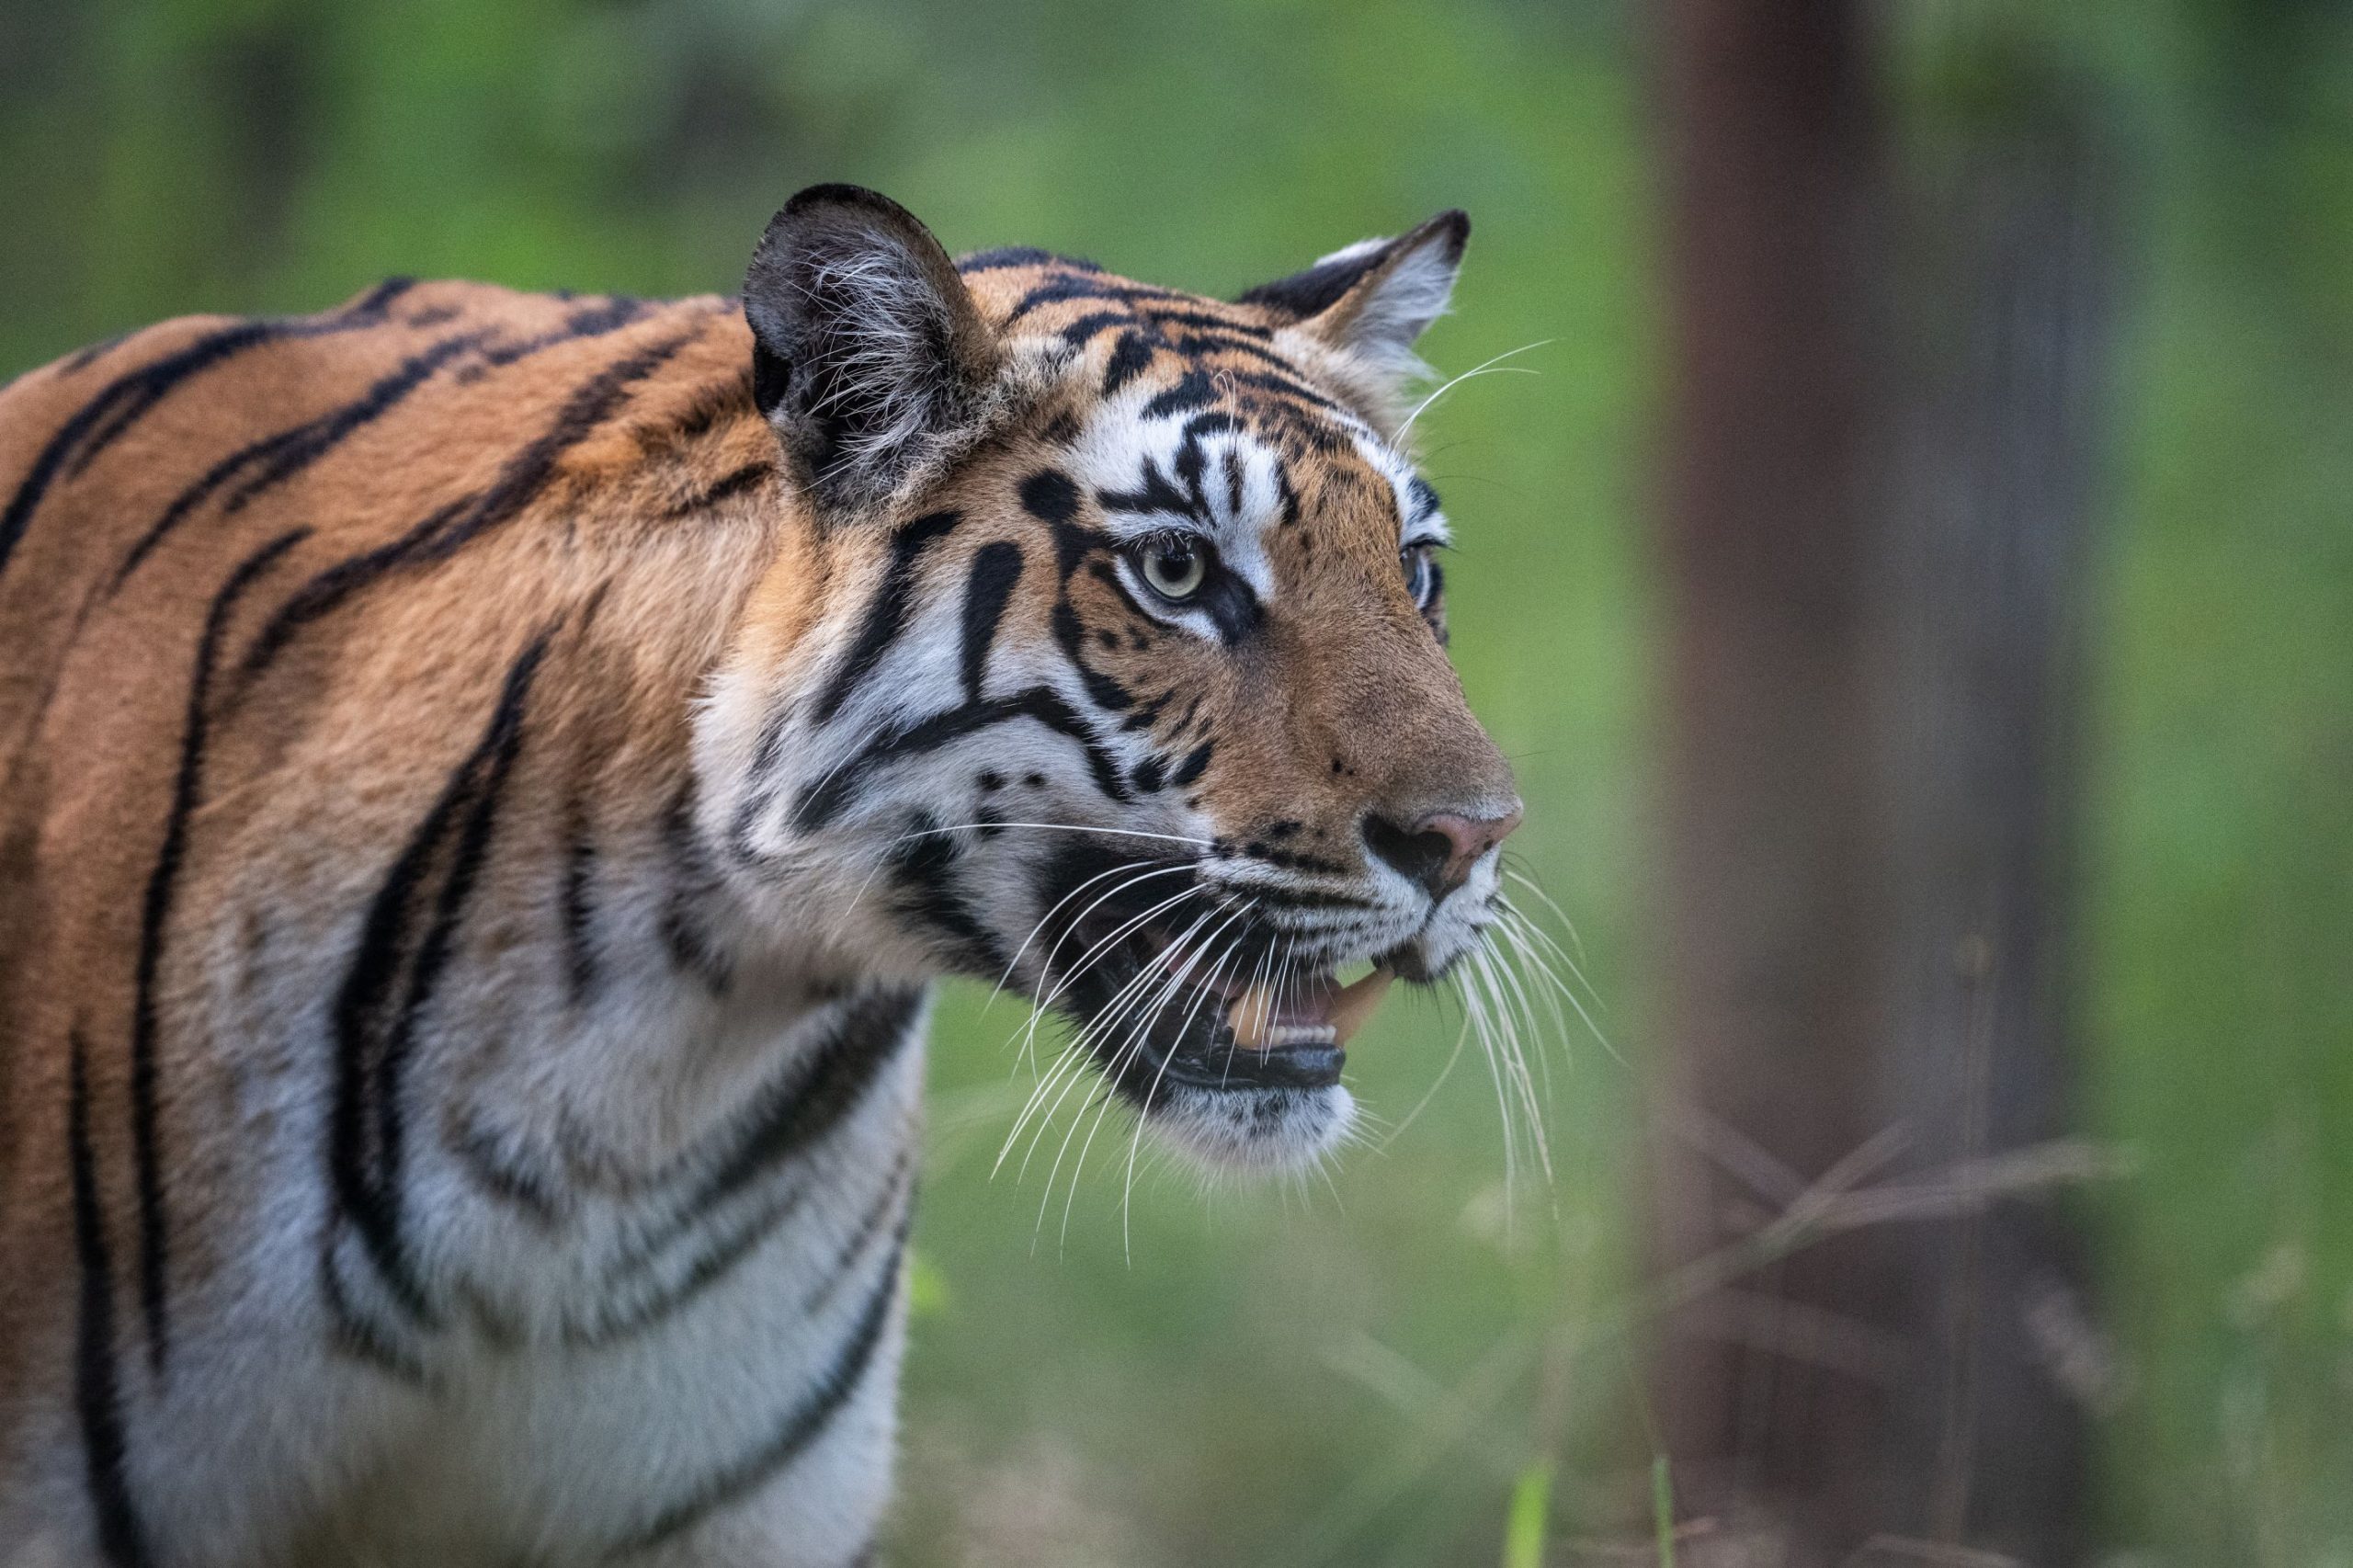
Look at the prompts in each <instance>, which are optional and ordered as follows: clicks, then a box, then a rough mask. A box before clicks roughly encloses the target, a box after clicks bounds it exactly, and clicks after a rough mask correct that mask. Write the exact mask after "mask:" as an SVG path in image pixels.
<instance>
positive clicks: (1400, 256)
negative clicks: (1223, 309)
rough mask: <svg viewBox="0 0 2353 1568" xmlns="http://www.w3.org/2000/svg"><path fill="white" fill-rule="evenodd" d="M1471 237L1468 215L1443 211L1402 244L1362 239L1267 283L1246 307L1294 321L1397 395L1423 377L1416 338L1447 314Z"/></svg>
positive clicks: (1404, 236) (1400, 238)
mask: <svg viewBox="0 0 2353 1568" xmlns="http://www.w3.org/2000/svg"><path fill="white" fill-rule="evenodd" d="M1470 237H1471V220H1470V218H1469V216H1468V215H1466V214H1465V213H1463V212H1461V210H1449V211H1445V212H1441V213H1439V214H1438V216H1437V217H1435V218H1432V219H1431V220H1430V221H1429V222H1427V223H1424V224H1422V225H1421V226H1420V227H1419V228H1417V229H1415V230H1413V231H1412V232H1410V233H1404V234H1400V235H1398V236H1397V237H1396V238H1395V239H1376V240H1358V242H1357V243H1356V244H1352V245H1350V246H1348V247H1347V249H1345V250H1336V251H1334V252H1333V253H1332V254H1331V255H1330V256H1325V257H1324V259H1323V260H1321V261H1319V262H1317V263H1316V264H1315V265H1314V266H1313V267H1309V268H1308V269H1307V270H1306V271H1304V272H1301V273H1294V274H1293V275H1292V276H1290V277H1289V278H1283V279H1281V280H1280V281H1279V282H1274V283H1261V284H1260V285H1258V287H1256V289H1253V290H1250V291H1249V292H1248V293H1246V294H1244V295H1243V296H1242V300H1241V302H1242V303H1244V304H1245V305H1265V306H1267V307H1269V308H1270V309H1273V310H1275V311H1278V312H1282V313H1284V314H1287V315H1290V316H1291V317H1293V318H1294V319H1295V320H1296V321H1297V323H1298V324H1299V325H1300V326H1301V327H1302V329H1304V330H1305V331H1307V332H1309V333H1312V334H1313V335H1315V336H1317V337H1320V338H1322V339H1323V340H1324V342H1325V343H1327V344H1329V345H1331V346H1332V347H1335V348H1336V349H1339V350H1340V351H1342V352H1343V353H1346V354H1349V355H1353V356H1354V357H1355V358H1357V359H1358V360H1359V361H1360V362H1362V363H1363V364H1364V365H1365V366H1366V367H1367V368H1368V369H1370V370H1372V371H1373V372H1374V374H1375V375H1377V376H1380V377H1381V378H1383V379H1385V380H1387V381H1390V382H1391V383H1392V389H1391V390H1392V391H1393V390H1395V388H1396V387H1397V386H1400V385H1402V384H1403V383H1404V381H1407V380H1408V379H1410V378H1411V377H1414V376H1416V375H1419V374H1421V373H1422V372H1423V369H1424V367H1423V365H1422V362H1421V361H1420V360H1419V359H1417V358H1415V357H1414V340H1415V338H1417V337H1419V336H1421V335H1422V333H1423V331H1424V330H1425V329H1427V327H1428V326H1429V324H1430V323H1432V322H1434V321H1436V320H1438V317H1440V316H1442V315H1444V314H1445V313H1446V302H1447V300H1448V299H1449V297H1450V296H1451V295H1452V294H1453V292H1454V275H1455V273H1456V272H1457V271H1458V270H1460V269H1461V265H1462V246H1463V244H1464V242H1466V241H1467V240H1469V239H1470Z"/></svg>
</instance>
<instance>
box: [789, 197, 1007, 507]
mask: <svg viewBox="0 0 2353 1568" xmlns="http://www.w3.org/2000/svg"><path fill="white" fill-rule="evenodd" d="M744 316H745V320H746V321H748V322H749V323H750V324H751V328H752V343H753V348H752V396H753V400H754V401H755V402H756V403H758V404H759V407H760V412H761V413H762V414H764V415H767V420H768V423H769V424H770V425H772V426H775V427H776V432H777V435H778V437H779V438H780V439H781V440H782V441H783V443H784V450H785V456H786V459H787V460H788V461H789V462H790V464H791V465H792V467H793V469H794V471H795V472H797V474H798V475H799V477H800V479H801V484H802V487H803V489H804V490H805V491H806V492H807V493H808V494H809V495H810V497H811V499H812V500H813V502H814V503H815V504H816V505H817V507H818V509H819V511H820V513H821V515H831V516H839V515H844V514H847V513H852V512H856V511H858V510H859V509H861V508H867V507H871V506H878V505H880V504H881V503H882V502H884V501H887V500H889V499H890V498H891V497H892V495H893V494H897V493H898V492H899V491H900V489H901V488H902V487H903V486H905V485H907V484H908V483H910V482H911V481H919V480H920V479H921V478H922V477H923V476H925V475H926V474H928V473H930V472H935V471H936V469H937V468H938V465H939V464H941V463H942V462H944V461H946V460H948V459H949V458H952V457H953V456H954V455H955V454H956V453H957V452H958V451H960V450H961V449H962V448H963V447H964V446H965V445H967V444H968V443H969V442H970V440H971V439H972V437H973V436H975V435H976V434H977V433H978V431H979V429H980V427H981V426H982V425H983V422H984V420H985V417H986V415H987V412H988V408H989V404H990V402H991V397H992V394H993V392H994V391H995V384H996V380H997V373H998V370H999V369H1000V363H1001V356H1000V352H999V349H998V347H997V342H996V338H995V335H994V334H993V333H991V332H990V330H989V328H988V325H987V324H986V323H984V322H983V321H982V319H981V313H980V311H979V310H978V309H977V308H976V307H975V306H974V305H973V303H972V295H971V294H970V293H968V292H966V291H965V289H964V284H963V281H962V279H961V278H958V277H957V275H956V267H955V264H954V263H953V262H951V261H950V260H949V258H948V253H947V251H945V250H944V249H942V248H941V247H940V244H939V242H938V240H937V239H935V238H933V237H932V233H931V231H930V230H929V229H926V228H925V227H924V226H923V224H922V223H921V222H918V221H917V220H916V218H915V214H913V213H912V212H909V211H908V210H906V209H905V208H904V207H902V206H900V205H899V204H898V203H897V202H895V201H892V199H890V198H888V197H886V196H881V195H877V194H876V193H875V192H873V191H870V190H866V189H862V188H860V187H858V186H854V185H815V186H811V187H809V188H808V189H806V190H804V191H801V193H800V194H799V195H797V196H795V197H794V198H793V199H791V200H790V201H788V202H786V203H785V204H784V210H782V211H780V212H779V213H778V214H777V215H776V216H775V217H774V218H771V219H770V220H768V226H767V233H764V234H762V235H761V236H760V243H759V246H758V248H757V249H756V250H755V251H754V252H753V253H752V266H751V270H750V272H749V274H748V275H747V276H746V277H745V280H744Z"/></svg>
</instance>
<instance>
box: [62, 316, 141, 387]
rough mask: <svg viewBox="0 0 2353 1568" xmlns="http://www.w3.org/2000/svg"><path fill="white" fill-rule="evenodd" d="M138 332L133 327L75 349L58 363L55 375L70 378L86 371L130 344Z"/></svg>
mask: <svg viewBox="0 0 2353 1568" xmlns="http://www.w3.org/2000/svg"><path fill="white" fill-rule="evenodd" d="M138 330H139V329H138V328H136V327H133V328H132V329H131V331H130V332H118V333H116V334H115V335H113V336H112V337H102V338H100V339H99V340H98V341H97V342H96V343H93V344H90V345H89V346H88V347H83V348H77V349H75V350H74V352H73V353H71V354H69V355H67V356H66V357H65V358H64V359H63V360H62V361H60V363H59V364H58V367H57V373H58V374H59V375H61V376H71V375H75V374H78V373H79V372H81V371H84V370H86V369H89V368H90V367H91V366H93V365H95V364H97V362H98V361H99V360H101V359H103V358H106V357H107V356H108V355H109V354H111V353H113V352H114V351H115V350H116V349H118V348H119V347H122V346H123V345H124V344H126V343H128V342H130V341H131V338H132V337H133V336H135V335H137V334H138Z"/></svg>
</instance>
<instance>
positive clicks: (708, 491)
mask: <svg viewBox="0 0 2353 1568" xmlns="http://www.w3.org/2000/svg"><path fill="white" fill-rule="evenodd" d="M775 475H776V464H774V463H773V462H769V461H767V460H762V461H759V462H748V463H745V465H744V466H743V467H741V468H739V469H736V470H735V471H734V472H732V473H728V474H725V475H722V477H720V478H718V479H715V480H713V481H712V482H711V483H710V484H709V485H708V486H706V487H705V488H704V489H702V490H699V491H698V492H696V493H695V494H693V495H690V496H688V498H687V499H686V500H684V501H681V502H679V503H677V504H676V506H672V507H671V508H670V510H669V513H668V515H669V516H670V517H688V516H690V515H692V514H693V513H696V512H705V511H709V510H710V508H711V507H713V506H718V505H719V504H720V503H721V502H722V501H727V500H732V499H733V498H734V497H735V496H738V495H741V494H744V492H745V491H747V490H754V489H757V488H758V487H759V486H760V485H763V484H765V483H767V482H768V481H769V480H770V479H772V478H774V477H775Z"/></svg>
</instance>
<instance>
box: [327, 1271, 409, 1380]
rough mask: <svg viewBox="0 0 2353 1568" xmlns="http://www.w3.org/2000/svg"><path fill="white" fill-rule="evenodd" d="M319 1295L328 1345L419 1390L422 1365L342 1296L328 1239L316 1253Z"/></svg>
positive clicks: (390, 1334)
mask: <svg viewBox="0 0 2353 1568" xmlns="http://www.w3.org/2000/svg"><path fill="white" fill-rule="evenodd" d="M319 1296H320V1299H321V1300H322V1301H325V1302H326V1308H327V1317H328V1319H329V1320H330V1323H331V1325H332V1326H331V1328H330V1331H329V1337H328V1342H329V1343H330V1344H331V1345H332V1346H334V1347H335V1349H336V1350H337V1351H339V1352H340V1353H342V1354H343V1355H346V1356H348V1357H350V1358H352V1359H353V1360H355V1361H364V1362H366V1363H367V1364H368V1365H369V1366H371V1367H373V1368H375V1369H377V1370H378V1371H380V1372H382V1373H383V1374H384V1375H385V1376H387V1377H390V1378H392V1379H394V1380H396V1381H400V1382H404V1383H408V1384H410V1385H412V1386H414V1387H416V1388H423V1387H425V1386H426V1382H427V1381H428V1380H427V1379H426V1372H425V1363H424V1362H422V1361H420V1360H418V1359H417V1358H415V1356H412V1355H411V1354H409V1353H408V1352H407V1351H406V1350H404V1349H403V1348H401V1346H398V1345H396V1344H394V1343H393V1342H392V1332H391V1331H390V1330H389V1329H387V1328H385V1327H384V1326H383V1325H382V1324H379V1323H377V1322H376V1321H375V1320H374V1319H373V1318H371V1317H369V1315H368V1314H367V1313H365V1312H361V1311H360V1310H359V1308H358V1305H357V1304H356V1303H354V1302H353V1301H352V1300H351V1298H350V1297H349V1296H347V1295H346V1294H345V1293H344V1289H343V1276H342V1275H341V1274H339V1273H337V1272H336V1270H335V1247H334V1243H333V1241H332V1240H331V1239H330V1241H329V1243H328V1244H327V1246H326V1247H325V1248H324V1250H322V1251H321V1253H320V1254H319Z"/></svg>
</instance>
